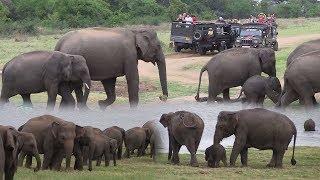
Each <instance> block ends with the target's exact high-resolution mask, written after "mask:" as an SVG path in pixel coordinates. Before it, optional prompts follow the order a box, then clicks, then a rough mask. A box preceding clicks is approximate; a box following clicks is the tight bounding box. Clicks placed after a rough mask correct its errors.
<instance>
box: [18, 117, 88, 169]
mask: <svg viewBox="0 0 320 180" xmlns="http://www.w3.org/2000/svg"><path fill="white" fill-rule="evenodd" d="M19 130H20V131H21V132H28V133H32V134H33V135H34V137H35V139H36V141H37V145H38V151H39V153H40V154H43V155H44V157H43V163H42V169H44V170H46V169H54V170H60V169H61V162H62V160H63V158H66V170H70V169H71V168H70V162H71V156H72V153H73V148H74V142H75V139H76V138H79V137H81V136H83V134H84V129H83V127H81V126H78V125H75V124H74V123H72V122H68V121H65V120H62V119H60V118H58V117H55V116H51V115H43V116H39V117H35V118H32V119H30V120H28V121H27V122H26V123H25V124H24V125H23V126H21V127H20V128H19Z"/></svg>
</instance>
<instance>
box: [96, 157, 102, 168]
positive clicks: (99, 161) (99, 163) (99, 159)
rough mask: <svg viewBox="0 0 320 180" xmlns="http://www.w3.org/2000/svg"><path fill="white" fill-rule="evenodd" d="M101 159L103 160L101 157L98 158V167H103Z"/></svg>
mask: <svg viewBox="0 0 320 180" xmlns="http://www.w3.org/2000/svg"><path fill="white" fill-rule="evenodd" d="M101 159H102V156H99V157H98V158H97V164H96V166H101Z"/></svg>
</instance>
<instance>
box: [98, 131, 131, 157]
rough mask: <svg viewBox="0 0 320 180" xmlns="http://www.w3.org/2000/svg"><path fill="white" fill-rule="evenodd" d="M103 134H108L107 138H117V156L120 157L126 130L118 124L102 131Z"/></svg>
mask: <svg viewBox="0 0 320 180" xmlns="http://www.w3.org/2000/svg"><path fill="white" fill-rule="evenodd" d="M103 134H105V135H106V136H108V137H109V138H112V139H115V140H117V145H118V148H117V149H118V155H117V158H118V159H121V158H122V145H123V142H124V140H125V136H126V131H125V130H124V129H123V128H120V127H118V126H112V127H109V128H107V129H105V130H104V131H103Z"/></svg>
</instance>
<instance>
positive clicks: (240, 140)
mask: <svg viewBox="0 0 320 180" xmlns="http://www.w3.org/2000/svg"><path fill="white" fill-rule="evenodd" d="M245 139H246V138H245V137H237V136H236V139H235V141H234V144H233V147H232V151H231V156H230V166H235V163H236V160H237V157H238V156H239V154H240V152H241V151H242V150H243V148H244V146H245Z"/></svg>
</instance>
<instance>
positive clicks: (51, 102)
mask: <svg viewBox="0 0 320 180" xmlns="http://www.w3.org/2000/svg"><path fill="white" fill-rule="evenodd" d="M47 91H48V102H47V110H53V109H54V106H55V104H56V100H57V94H58V85H56V84H52V85H50V87H49V88H48V89H47Z"/></svg>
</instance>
